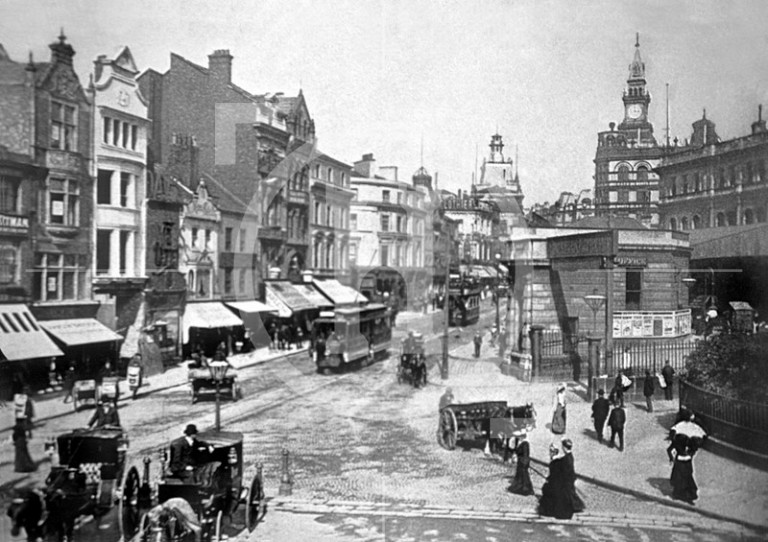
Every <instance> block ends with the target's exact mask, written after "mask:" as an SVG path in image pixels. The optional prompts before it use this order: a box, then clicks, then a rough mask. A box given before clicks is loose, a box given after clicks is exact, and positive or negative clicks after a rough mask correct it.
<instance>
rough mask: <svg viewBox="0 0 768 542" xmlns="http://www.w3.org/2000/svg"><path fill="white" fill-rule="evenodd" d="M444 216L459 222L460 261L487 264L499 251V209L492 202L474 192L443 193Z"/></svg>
mask: <svg viewBox="0 0 768 542" xmlns="http://www.w3.org/2000/svg"><path fill="white" fill-rule="evenodd" d="M441 196H442V207H443V210H444V212H445V216H446V217H448V218H450V219H452V220H455V221H457V222H458V223H459V226H458V242H459V255H460V256H459V257H460V260H461V263H463V264H467V265H473V264H479V265H481V264H491V265H493V263H494V262H495V255H496V254H497V253H499V251H500V250H502V247H501V245H500V242H499V239H500V235H499V233H500V232H499V231H498V229H499V210H498V207H497V206H496V204H495V203H494V202H492V201H486V200H484V199H483V198H481V197H480V196H478V195H476V194H474V195H473V194H467V193H466V192H462V191H461V190H459V191H458V193H457V194H451V193H450V192H443V193H442V194H441Z"/></svg>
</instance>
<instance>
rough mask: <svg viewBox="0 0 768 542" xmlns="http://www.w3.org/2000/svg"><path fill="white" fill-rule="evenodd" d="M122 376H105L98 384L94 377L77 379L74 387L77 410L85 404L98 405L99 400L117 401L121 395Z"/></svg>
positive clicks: (73, 400)
mask: <svg viewBox="0 0 768 542" xmlns="http://www.w3.org/2000/svg"><path fill="white" fill-rule="evenodd" d="M119 384H120V377H117V376H105V377H104V378H102V380H101V383H100V384H98V383H97V382H96V380H94V379H88V380H76V381H75V383H74V386H73V387H72V406H73V407H74V408H75V412H77V411H78V410H80V408H82V407H84V406H96V405H97V404H99V401H101V400H104V401H113V402H115V403H116V402H117V400H118V398H119V396H120V388H119Z"/></svg>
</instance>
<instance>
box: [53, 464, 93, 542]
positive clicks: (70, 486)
mask: <svg viewBox="0 0 768 542" xmlns="http://www.w3.org/2000/svg"><path fill="white" fill-rule="evenodd" d="M45 482H46V488H45V500H44V502H45V508H46V510H47V511H48V518H47V519H46V522H45V526H46V532H48V533H55V534H56V536H57V540H58V541H59V542H71V541H72V540H73V536H74V530H75V522H76V521H77V519H78V518H79V517H80V516H84V515H90V514H93V513H94V512H95V505H94V501H93V499H92V498H91V495H92V493H91V492H90V491H88V488H87V487H86V483H85V475H84V474H83V473H80V472H78V471H77V470H76V469H70V468H66V467H54V468H53V469H52V470H51V473H50V474H49V475H48V478H47V479H46V481H45Z"/></svg>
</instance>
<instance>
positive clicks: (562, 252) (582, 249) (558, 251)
mask: <svg viewBox="0 0 768 542" xmlns="http://www.w3.org/2000/svg"><path fill="white" fill-rule="evenodd" d="M613 237H614V236H613V232H596V233H588V234H583V235H568V236H565V237H556V238H553V239H549V240H548V243H547V245H548V246H547V249H548V252H549V257H550V258H575V257H584V256H606V255H609V254H612V253H613V252H614V250H613V247H614V243H613Z"/></svg>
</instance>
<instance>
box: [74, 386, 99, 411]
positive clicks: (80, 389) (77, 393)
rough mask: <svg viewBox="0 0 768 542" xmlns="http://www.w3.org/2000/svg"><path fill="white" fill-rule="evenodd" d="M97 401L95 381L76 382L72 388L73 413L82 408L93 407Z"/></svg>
mask: <svg viewBox="0 0 768 542" xmlns="http://www.w3.org/2000/svg"><path fill="white" fill-rule="evenodd" d="M97 400H98V394H97V390H96V381H95V380H93V379H89V380H76V381H75V384H74V386H73V387H72V406H73V407H74V409H75V412H77V411H78V410H80V408H81V407H83V406H88V405H95V404H96V402H97Z"/></svg>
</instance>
